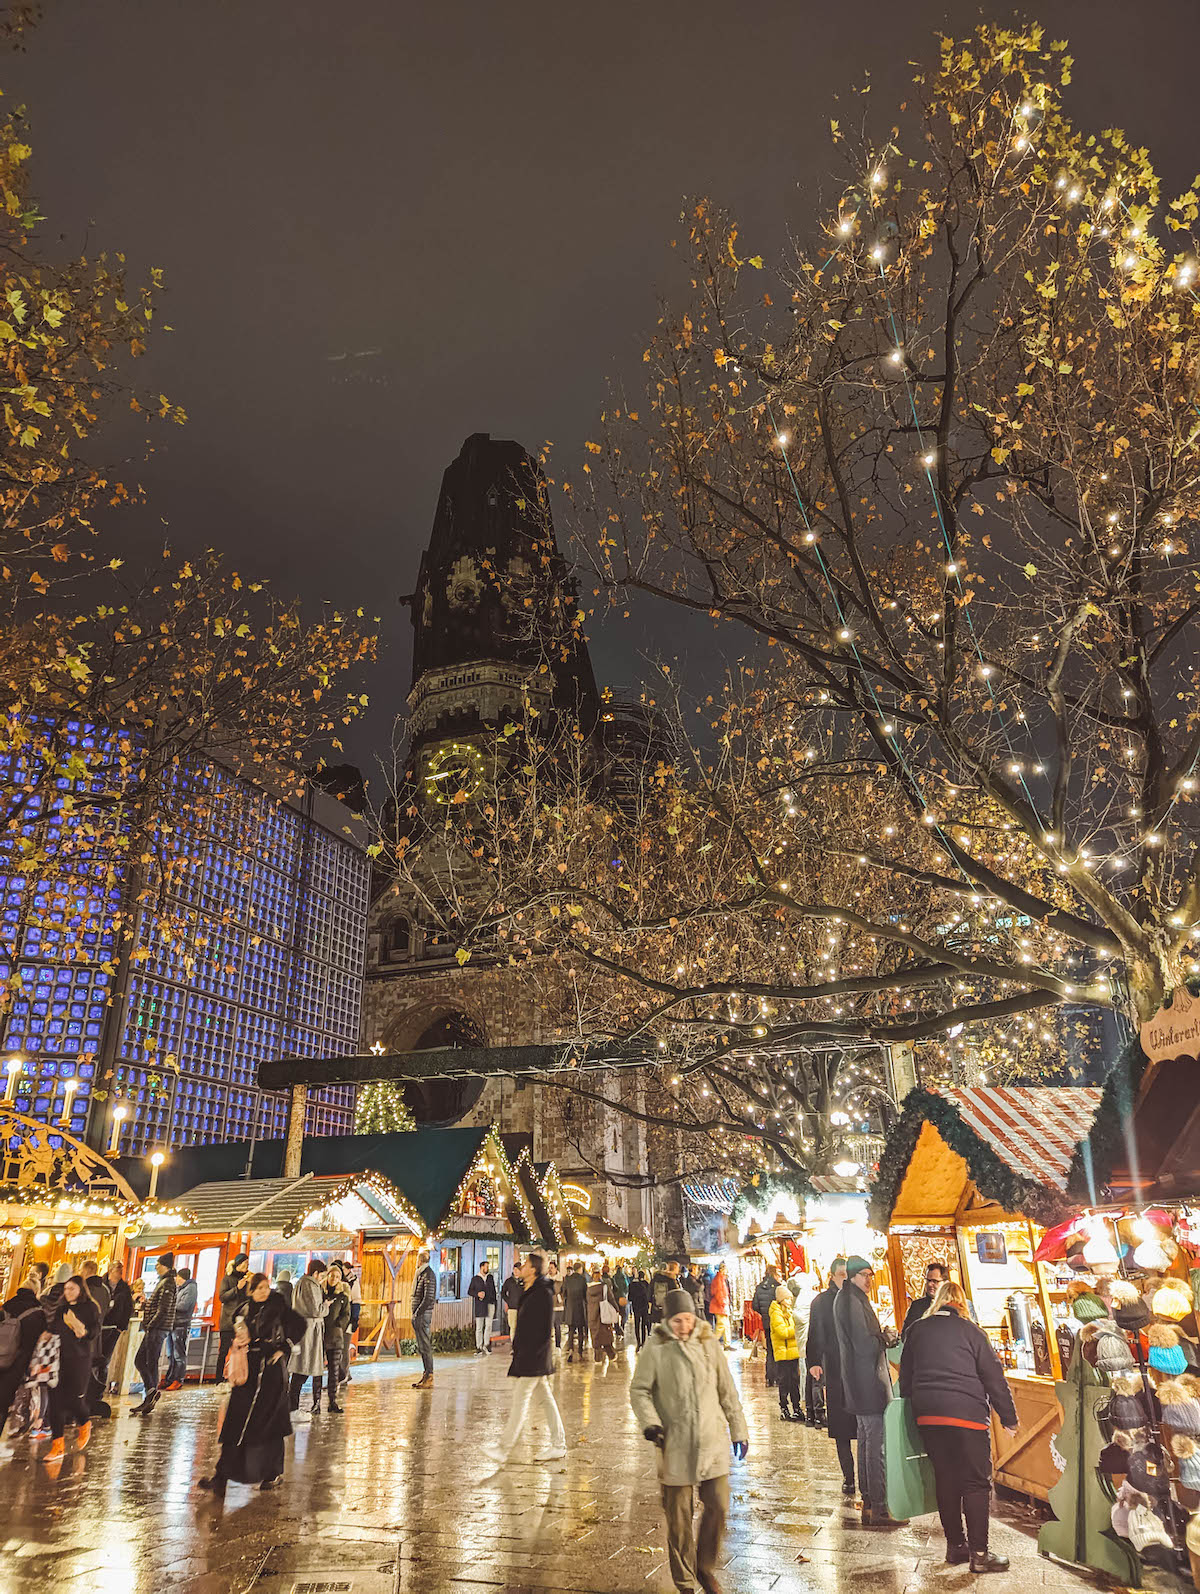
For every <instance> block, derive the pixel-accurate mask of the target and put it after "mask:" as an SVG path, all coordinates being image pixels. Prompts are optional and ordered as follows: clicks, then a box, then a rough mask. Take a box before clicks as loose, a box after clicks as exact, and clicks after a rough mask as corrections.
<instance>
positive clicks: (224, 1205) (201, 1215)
mask: <svg viewBox="0 0 1200 1594" xmlns="http://www.w3.org/2000/svg"><path fill="white" fill-rule="evenodd" d="M347 1183H348V1181H346V1180H341V1179H337V1178H332V1177H328V1176H326V1177H317V1176H316V1175H315V1174H311V1173H304V1174H301V1175H300V1177H299V1178H298V1179H214V1180H211V1181H210V1182H209V1183H207V1184H199V1185H197V1186H196V1187H195V1189H193V1190H188V1191H186V1192H185V1193H184V1196H183V1198H182V1205H183V1206H185V1207H186V1208H187V1210H188V1212H189V1214H190V1215H192V1216H194V1219H195V1221H194V1222H193V1223H191V1224H189V1225H188V1227H189V1228H192V1229H195V1230H196V1231H197V1232H199V1233H201V1234H238V1233H250V1234H253V1233H259V1234H263V1233H275V1232H283V1233H287V1232H289V1231H290V1230H294V1229H295V1228H296V1227H297V1226H298V1224H299V1222H300V1220H301V1219H303V1218H304V1216H305V1214H306V1213H309V1212H311V1211H313V1209H314V1208H317V1207H320V1206H323V1205H324V1204H325V1203H326V1202H327V1201H329V1200H330V1199H331V1198H332V1197H333V1196H334V1195H335V1193H337V1192H340V1191H342V1190H344V1189H345V1187H346V1184H347ZM354 1188H355V1189H356V1191H357V1193H358V1194H359V1195H360V1196H361V1197H362V1199H363V1200H364V1201H365V1202H366V1203H367V1205H368V1206H369V1207H370V1208H372V1210H373V1211H375V1212H376V1213H377V1214H378V1216H379V1224H380V1227H388V1228H390V1227H392V1226H393V1224H394V1220H395V1219H396V1218H397V1217H400V1218H402V1216H403V1215H402V1214H400V1213H398V1212H397V1211H395V1210H394V1209H393V1206H392V1203H391V1202H389V1201H388V1200H387V1198H386V1197H385V1196H383V1195H382V1194H381V1192H380V1191H379V1190H377V1189H375V1188H374V1187H373V1186H372V1182H371V1176H370V1175H369V1174H366V1175H364V1176H363V1178H362V1179H361V1181H359V1182H358V1183H356V1185H355V1187H354ZM406 1226H407V1225H406ZM181 1228H182V1225H181V1224H180V1223H179V1222H178V1220H176V1221H175V1222H173V1223H161V1222H159V1223H148V1224H147V1225H146V1228H145V1229H144V1231H143V1232H142V1234H140V1235H139V1236H138V1242H139V1243H140V1244H144V1243H145V1241H146V1240H147V1239H148V1238H150V1237H152V1236H156V1235H159V1236H160V1235H164V1234H178V1233H180V1231H181Z"/></svg>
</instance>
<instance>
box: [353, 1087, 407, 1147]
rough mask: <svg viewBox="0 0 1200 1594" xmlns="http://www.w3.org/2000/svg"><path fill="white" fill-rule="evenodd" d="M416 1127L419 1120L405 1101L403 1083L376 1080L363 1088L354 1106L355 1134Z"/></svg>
mask: <svg viewBox="0 0 1200 1594" xmlns="http://www.w3.org/2000/svg"><path fill="white" fill-rule="evenodd" d="M415 1128H416V1120H415V1119H414V1118H413V1115H412V1113H410V1112H409V1110H408V1108H407V1107H406V1106H405V1104H404V1087H403V1086H402V1085H394V1084H392V1082H391V1081H390V1080H386V1079H376V1080H372V1082H371V1083H370V1084H369V1085H364V1086H363V1087H362V1089H361V1090H360V1091H359V1093H358V1103H357V1105H356V1106H355V1109H354V1132H355V1134H358V1135H386V1134H392V1133H394V1132H395V1131H397V1130H400V1129H415Z"/></svg>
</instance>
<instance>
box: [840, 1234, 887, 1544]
mask: <svg viewBox="0 0 1200 1594" xmlns="http://www.w3.org/2000/svg"><path fill="white" fill-rule="evenodd" d="M874 1277H875V1270H874V1268H872V1266H871V1264H870V1263H869V1262H868V1261H867V1260H866V1258H865V1257H861V1256H851V1257H847V1259H846V1283H845V1285H844V1286H843V1288H842V1289H841V1290H839V1291H838V1298H837V1300H836V1301H835V1302H834V1307H833V1324H834V1328H835V1330H836V1332H837V1338H838V1350H839V1351H840V1352H841V1358H842V1389H843V1391H844V1393H845V1397H846V1406H847V1408H848V1410H850V1411H852V1412H853V1413H854V1417H855V1422H856V1425H857V1428H858V1482H859V1487H860V1488H861V1489H862V1520H863V1525H864V1526H865V1527H891V1526H893V1525H894V1524H895V1522H896V1518H894V1517H893V1516H892V1515H891V1514H890V1512H889V1511H888V1508H887V1486H886V1483H885V1480H884V1470H883V1414H884V1411H885V1410H886V1409H887V1405H888V1402H889V1401H890V1400H891V1398H892V1380H891V1375H890V1374H889V1372H888V1365H887V1356H886V1354H885V1352H886V1342H885V1340H884V1337H883V1329H882V1328H881V1327H880V1323H879V1319H878V1318H877V1317H876V1316H875V1310H874V1308H873V1307H872V1305H871V1298H870V1295H869V1294H868V1291H869V1290H870V1288H871V1284H872V1281H873V1280H874Z"/></svg>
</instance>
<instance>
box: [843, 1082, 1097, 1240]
mask: <svg viewBox="0 0 1200 1594" xmlns="http://www.w3.org/2000/svg"><path fill="white" fill-rule="evenodd" d="M927 1123H929V1124H932V1125H933V1127H934V1128H935V1129H936V1130H937V1132H938V1134H940V1135H941V1137H942V1139H943V1140H944V1141H945V1142H946V1144H947V1145H948V1146H949V1147H950V1149H951V1151H955V1152H957V1153H958V1155H959V1156H960V1157H962V1158H963V1160H964V1161H965V1162H966V1165H967V1170H968V1172H969V1173H970V1175H971V1178H972V1179H973V1180H974V1181H975V1184H976V1186H977V1188H978V1189H979V1192H980V1194H981V1195H983V1196H986V1197H987V1199H988V1200H989V1201H995V1202H996V1203H997V1205H998V1206H1001V1207H1003V1208H1004V1210H1005V1211H1006V1212H1011V1213H1013V1214H1014V1215H1015V1216H1020V1217H1027V1218H1032V1219H1033V1220H1034V1222H1035V1223H1040V1224H1042V1225H1043V1226H1044V1227H1046V1228H1049V1227H1050V1226H1051V1224H1054V1223H1057V1222H1059V1221H1060V1220H1061V1219H1063V1218H1065V1217H1067V1216H1068V1215H1069V1214H1070V1212H1071V1211H1073V1210H1074V1206H1073V1203H1072V1202H1070V1201H1069V1200H1068V1199H1067V1197H1066V1196H1065V1195H1062V1194H1061V1193H1060V1192H1059V1191H1057V1190H1054V1189H1051V1188H1049V1187H1048V1186H1046V1185H1044V1184H1038V1183H1037V1181H1036V1180H1034V1179H1027V1178H1025V1177H1024V1176H1023V1175H1022V1174H1019V1173H1017V1172H1016V1171H1015V1170H1014V1169H1012V1168H1010V1167H1009V1165H1008V1163H1007V1162H1005V1161H1004V1159H1003V1157H1001V1156H1000V1154H999V1152H998V1151H996V1149H995V1147H994V1146H992V1145H990V1144H989V1143H988V1142H987V1141H986V1140H983V1139H981V1138H980V1136H979V1135H977V1134H976V1133H975V1131H974V1130H973V1129H972V1128H971V1127H970V1125H969V1124H968V1123H967V1122H966V1120H965V1119H964V1118H963V1117H962V1116H961V1115H960V1113H959V1111H958V1108H957V1107H956V1106H955V1105H954V1103H953V1102H952V1101H951V1100H950V1099H949V1097H947V1096H942V1095H940V1094H939V1093H938V1092H937V1091H935V1090H925V1089H923V1088H922V1087H920V1086H918V1087H917V1088H916V1089H915V1090H910V1091H909V1093H908V1095H907V1096H906V1097H905V1098H904V1106H903V1107H902V1108H901V1111H900V1116H899V1118H897V1120H896V1122H895V1123H894V1124H893V1125H892V1128H891V1130H890V1132H889V1134H888V1137H887V1140H886V1142H885V1144H884V1148H883V1153H882V1155H881V1156H880V1158H879V1172H878V1174H877V1175H876V1178H875V1182H874V1184H873V1185H872V1186H871V1204H870V1207H869V1221H870V1224H871V1227H872V1228H874V1229H878V1230H879V1231H880V1233H886V1232H887V1229H888V1226H889V1224H890V1223H891V1221H892V1212H893V1210H894V1209H895V1205H896V1201H897V1198H898V1197H899V1194H900V1186H901V1184H902V1183H903V1181H904V1175H905V1174H906V1173H907V1172H908V1165H909V1163H910V1162H911V1161H912V1157H913V1152H914V1151H915V1150H916V1148H917V1140H918V1138H919V1137H920V1134H921V1130H922V1128H923V1127H924V1125H925V1124H927Z"/></svg>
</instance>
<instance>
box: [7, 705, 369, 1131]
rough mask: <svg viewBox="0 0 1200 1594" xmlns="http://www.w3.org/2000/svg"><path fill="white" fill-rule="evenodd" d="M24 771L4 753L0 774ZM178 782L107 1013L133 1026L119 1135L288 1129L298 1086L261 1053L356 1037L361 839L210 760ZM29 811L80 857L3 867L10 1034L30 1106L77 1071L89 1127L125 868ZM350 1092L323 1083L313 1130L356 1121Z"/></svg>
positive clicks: (59, 1102)
mask: <svg viewBox="0 0 1200 1594" xmlns="http://www.w3.org/2000/svg"><path fill="white" fill-rule="evenodd" d="M70 733H71V735H72V736H73V737H78V738H81V739H82V738H84V737H87V738H89V739H90V740H89V751H90V749H91V748H92V747H93V746H94V739H95V736H96V732H95V731H94V729H93V728H91V727H88V726H84V725H80V724H79V723H78V722H72V724H71V726H70ZM16 778H17V775H16V771H15V766H14V765H13V763H12V761H11V760H9V761H8V762H7V763H6V761H5V759H4V755H3V754H0V786H3V785H7V784H9V782H11V781H14V780H15V779H16ZM64 784H65V783H64ZM173 785H174V790H173V792H172V794H171V808H172V813H171V816H170V817H171V823H169V824H168V825H166V826H161V825H160V826H159V827H158V829H159V830H160V831H162V832H163V834H161V835H160V836H159V838H158V846H159V854H158V857H157V858H156V860H155V862H154V865H153V867H152V869H151V872H150V878H149V887H150V892H149V895H150V898H151V900H149V901H148V902H144V903H143V905H142V906H141V908H140V910H139V914H138V930H137V938H136V942H135V947H134V952H133V958H132V963H131V968H130V974H129V979H128V992H127V998H126V1000H125V1002H124V1003H123V1004H122V1007H123V1012H122V1013H121V1014H120V1015H118V1016H116V1017H115V1018H114V1019H112V1020H111V1021H112V1022H119V1024H120V1034H119V1037H118V1043H117V1047H116V1058H115V1079H114V1081H112V1082H111V1086H112V1089H113V1090H115V1097H117V1098H120V1099H121V1100H122V1102H123V1104H124V1105H125V1107H126V1108H127V1110H128V1114H129V1116H128V1118H127V1119H126V1122H125V1126H124V1129H123V1131H122V1138H121V1149H122V1151H125V1152H132V1153H136V1152H140V1151H145V1150H148V1149H150V1148H152V1147H155V1146H164V1147H165V1146H169V1145H201V1144H206V1143H210V1142H213V1141H222V1140H238V1139H246V1138H249V1137H251V1136H253V1137H254V1138H260V1139H261V1138H274V1137H277V1136H279V1135H280V1134H281V1133H282V1132H283V1129H284V1125H285V1121H286V1114H287V1104H286V1099H285V1098H283V1097H280V1096H275V1095H265V1094H263V1093H262V1092H260V1091H259V1090H257V1089H256V1088H255V1085H254V1079H255V1074H256V1070H257V1067H258V1064H259V1063H260V1062H262V1061H264V1060H265V1059H266V1058H268V1057H279V1056H342V1055H346V1054H349V1053H353V1052H355V1051H357V1049H358V1041H359V1025H360V1015H361V1007H362V969H363V957H364V949H365V945H366V926H367V905H368V904H367V898H368V886H369V865H368V860H367V858H366V856H365V855H364V853H363V852H362V851H361V850H360V849H359V848H358V847H356V846H355V845H354V844H353V843H352V842H351V841H349V840H347V839H345V838H343V837H341V836H338V835H335V834H333V833H332V832H330V831H328V830H325V829H324V828H322V827H321V826H320V825H319V824H318V823H316V821H315V820H314V819H313V818H311V817H310V816H308V815H307V814H305V813H302V812H298V811H297V810H295V809H293V808H291V807H289V806H288V805H287V804H285V803H283V802H281V801H279V800H278V799H277V798H275V797H273V796H271V795H269V794H267V793H265V792H263V791H261V790H260V789H258V788H256V787H254V786H252V785H251V784H249V783H248V782H246V781H243V780H240V779H237V778H236V777H234V776H232V775H230V774H229V773H228V772H227V771H225V770H222V769H219V768H217V767H216V766H214V765H211V764H197V765H196V766H194V767H192V768H189V769H186V770H182V771H180V772H179V773H178V774H177V776H176V777H175V780H174V782H173ZM30 823H31V825H38V824H42V825H45V824H47V823H48V824H49V826H50V829H49V830H48V831H46V832H45V834H46V835H48V836H49V838H50V852H51V857H52V858H53V857H54V854H55V849H56V848H57V847H58V846H59V845H61V846H62V848H63V857H64V865H66V864H67V863H68V862H69V867H64V872H63V876H62V877H59V878H37V879H34V880H24V879H22V877H21V876H20V875H19V874H18V873H15V872H13V871H12V869H11V867H10V868H9V869H8V870H7V871H5V872H3V873H0V979H5V980H7V979H9V978H10V976H11V975H12V974H13V972H14V970H15V972H16V974H17V976H18V985H17V987H16V992H15V995H14V998H13V1001H12V1004H11V1007H10V1010H9V1012H8V1014H7V1016H6V1018H5V1019H4V1021H3V1022H4V1034H3V1041H2V1046H3V1050H4V1051H5V1052H6V1053H12V1052H17V1051H20V1052H22V1053H24V1054H25V1056H26V1058H27V1059H28V1070H27V1073H26V1075H24V1076H23V1077H22V1080H21V1082H20V1085H19V1087H18V1092H17V1096H16V1100H15V1103H14V1105H15V1106H16V1107H17V1110H18V1111H22V1112H29V1113H31V1114H32V1115H33V1116H35V1117H38V1118H41V1119H44V1120H45V1119H53V1120H57V1119H58V1118H59V1116H60V1115H61V1113H62V1111H63V1107H64V1102H65V1098H64V1095H63V1092H62V1081H63V1080H64V1079H66V1078H68V1077H74V1078H76V1079H77V1080H78V1081H79V1088H78V1090H77V1092H76V1094H75V1097H74V1101H73V1103H72V1110H71V1118H70V1127H71V1129H72V1131H73V1132H74V1133H75V1134H77V1135H82V1134H83V1132H84V1129H85V1126H86V1124H87V1121H88V1113H89V1107H90V1105H91V1101H90V1098H91V1095H92V1091H93V1089H96V1090H98V1091H101V1092H104V1095H103V1098H102V1099H101V1100H99V1101H98V1102H97V1110H98V1113H99V1114H100V1115H102V1117H103V1119H104V1121H105V1122H107V1121H108V1118H109V1113H110V1110H111V1107H112V1105H113V1102H114V1097H113V1096H112V1095H110V1094H108V1092H109V1086H107V1085H105V1084H104V1082H103V1081H99V1080H98V1076H97V1068H98V1060H99V1058H100V1055H101V1053H102V1049H103V1042H104V1036H105V1031H106V1026H107V1025H108V1024H109V1022H110V1017H109V1009H108V1001H109V997H110V994H111V992H112V990H113V988H114V974H115V970H114V966H113V965H114V961H115V958H116V955H117V951H118V947H117V936H116V933H115V927H114V924H113V920H114V918H115V916H116V915H118V914H119V911H120V905H121V900H122V894H123V888H124V881H123V879H122V877H121V872H120V870H116V869H114V868H113V860H114V858H116V857H117V856H118V849H116V848H115V847H114V848H111V849H108V851H107V857H106V856H105V849H104V848H103V847H102V846H95V847H93V854H94V856H92V855H84V854H81V853H76V852H72V853H71V854H70V857H69V860H68V857H67V854H68V852H69V851H70V842H69V839H64V838H65V837H69V830H68V831H67V832H64V831H63V829H62V826H61V824H60V823H59V821H58V819H57V818H56V817H55V816H53V815H51V816H50V817H49V820H47V818H46V816H45V815H40V814H31V816H30ZM116 823H117V821H114V824H116ZM5 861H6V860H5V858H4V857H2V856H0V864H3V863H4V862H5ZM7 861H9V862H10V864H11V850H10V857H9V860H7ZM92 876H94V877H95V878H94V880H93V879H92V878H91V877H92ZM85 921H86V922H87V924H88V926H89V928H88V929H87V930H86V931H85V932H84V934H83V936H82V946H81V947H80V946H76V945H75V943H76V941H78V940H80V936H79V933H78V931H79V926H80V924H82V923H84V922H85ZM93 925H94V928H92V926H93ZM81 950H82V953H83V956H82V957H80V956H79V955H78V954H79V952H80V951H81ZM353 1107H354V1091H353V1088H352V1087H337V1088H330V1089H328V1090H325V1091H323V1092H314V1093H313V1095H312V1097H311V1099H310V1105H309V1118H308V1125H307V1128H308V1131H309V1133H315V1134H340V1133H347V1132H349V1131H350V1130H351V1129H352V1127H353ZM93 1132H94V1129H93Z"/></svg>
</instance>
